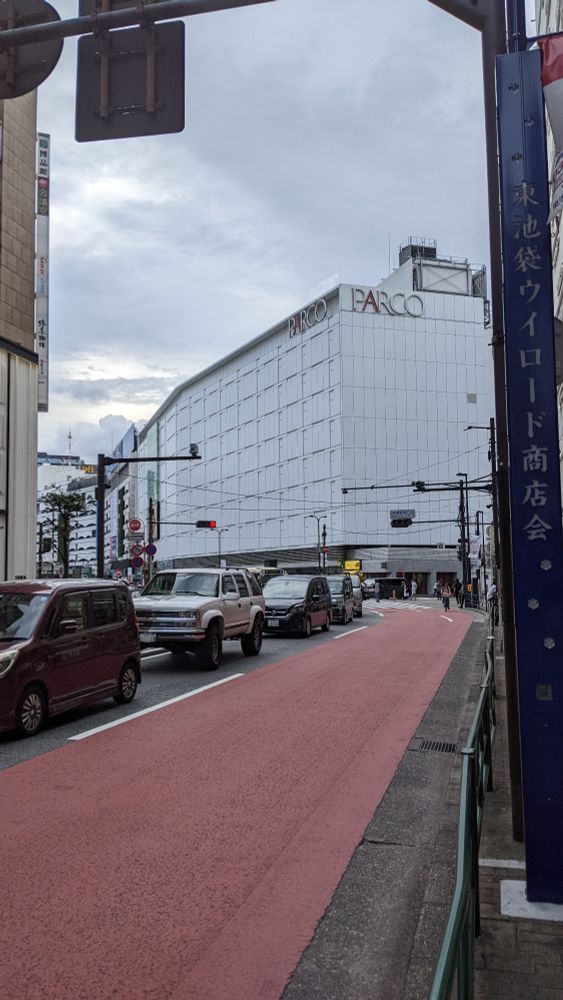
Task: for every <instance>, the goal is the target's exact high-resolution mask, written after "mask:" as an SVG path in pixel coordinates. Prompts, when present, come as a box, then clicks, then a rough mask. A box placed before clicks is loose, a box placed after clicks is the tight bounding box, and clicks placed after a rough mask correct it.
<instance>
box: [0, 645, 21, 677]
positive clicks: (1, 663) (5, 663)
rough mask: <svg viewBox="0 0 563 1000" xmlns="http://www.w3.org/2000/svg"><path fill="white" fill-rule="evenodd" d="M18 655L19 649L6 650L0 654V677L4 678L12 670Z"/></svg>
mask: <svg viewBox="0 0 563 1000" xmlns="http://www.w3.org/2000/svg"><path fill="white" fill-rule="evenodd" d="M18 655H19V649H6V650H5V651H4V652H3V653H0V677H5V676H6V674H7V673H8V671H9V670H11V669H12V667H13V665H14V663H15V662H16V660H17V658H18Z"/></svg>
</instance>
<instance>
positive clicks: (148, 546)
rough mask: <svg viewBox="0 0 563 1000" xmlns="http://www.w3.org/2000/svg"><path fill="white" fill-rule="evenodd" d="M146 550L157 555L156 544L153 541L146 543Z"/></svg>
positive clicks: (150, 554)
mask: <svg viewBox="0 0 563 1000" xmlns="http://www.w3.org/2000/svg"><path fill="white" fill-rule="evenodd" d="M145 552H146V553H147V555H148V556H155V555H156V545H153V543H152V542H151V543H150V545H145Z"/></svg>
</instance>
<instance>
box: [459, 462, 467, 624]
mask: <svg viewBox="0 0 563 1000" xmlns="http://www.w3.org/2000/svg"><path fill="white" fill-rule="evenodd" d="M459 527H460V535H461V582H462V591H461V593H462V600H464V599H465V595H466V593H467V559H466V552H465V545H466V537H465V496H464V492H463V479H460V481H459ZM462 606H463V605H462Z"/></svg>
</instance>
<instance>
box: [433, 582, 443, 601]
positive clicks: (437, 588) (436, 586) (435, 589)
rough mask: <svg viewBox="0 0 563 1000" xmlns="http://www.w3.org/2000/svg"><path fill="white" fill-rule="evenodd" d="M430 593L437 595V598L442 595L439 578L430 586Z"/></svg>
mask: <svg viewBox="0 0 563 1000" xmlns="http://www.w3.org/2000/svg"><path fill="white" fill-rule="evenodd" d="M432 593H433V594H434V597H437V598H438V600H440V598H441V596H442V584H441V583H440V581H439V580H436V583H435V584H434V586H433V587H432Z"/></svg>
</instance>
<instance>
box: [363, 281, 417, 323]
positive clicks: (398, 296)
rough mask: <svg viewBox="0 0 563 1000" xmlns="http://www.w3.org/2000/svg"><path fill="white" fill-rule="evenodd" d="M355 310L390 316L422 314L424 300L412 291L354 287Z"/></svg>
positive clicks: (415, 315)
mask: <svg viewBox="0 0 563 1000" xmlns="http://www.w3.org/2000/svg"><path fill="white" fill-rule="evenodd" d="M352 310H353V311H354V312H366V311H369V312H376V313H387V315H388V316H412V317H415V318H416V317H417V316H422V314H423V312H424V300H423V298H422V296H421V295H417V294H416V293H413V292H410V293H407V292H384V291H376V290H375V289H373V288H368V289H365V288H352Z"/></svg>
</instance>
